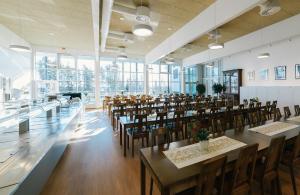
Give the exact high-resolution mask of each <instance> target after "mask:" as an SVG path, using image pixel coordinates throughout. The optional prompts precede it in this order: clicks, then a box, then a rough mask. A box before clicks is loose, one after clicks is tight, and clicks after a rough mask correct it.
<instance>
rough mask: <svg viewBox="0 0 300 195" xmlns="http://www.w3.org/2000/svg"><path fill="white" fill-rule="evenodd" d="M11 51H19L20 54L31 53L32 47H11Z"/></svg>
mask: <svg viewBox="0 0 300 195" xmlns="http://www.w3.org/2000/svg"><path fill="white" fill-rule="evenodd" d="M9 49H11V50H13V51H18V52H30V51H31V50H30V47H27V46H23V45H10V46H9Z"/></svg>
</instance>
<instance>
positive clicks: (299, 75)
mask: <svg viewBox="0 0 300 195" xmlns="http://www.w3.org/2000/svg"><path fill="white" fill-rule="evenodd" d="M295 79H300V64H296V65H295Z"/></svg>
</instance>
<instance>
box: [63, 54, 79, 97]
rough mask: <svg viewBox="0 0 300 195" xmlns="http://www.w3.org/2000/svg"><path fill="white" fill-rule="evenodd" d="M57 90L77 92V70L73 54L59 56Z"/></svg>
mask: <svg viewBox="0 0 300 195" xmlns="http://www.w3.org/2000/svg"><path fill="white" fill-rule="evenodd" d="M59 59H60V66H59V67H60V68H59V91H60V92H63V93H64V92H77V71H76V66H75V58H74V57H73V56H66V55H61V56H60V58H59Z"/></svg>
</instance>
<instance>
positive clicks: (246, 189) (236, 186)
mask: <svg viewBox="0 0 300 195" xmlns="http://www.w3.org/2000/svg"><path fill="white" fill-rule="evenodd" d="M257 149H258V144H253V145H249V146H246V147H244V148H242V149H241V151H240V153H239V157H238V159H237V160H236V162H235V165H234V169H233V171H232V172H230V173H228V174H227V175H226V176H225V185H224V194H230V195H239V194H251V193H250V192H251V184H252V180H253V174H254V168H255V163H256V154H257Z"/></svg>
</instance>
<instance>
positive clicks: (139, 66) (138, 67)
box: [137, 63, 144, 72]
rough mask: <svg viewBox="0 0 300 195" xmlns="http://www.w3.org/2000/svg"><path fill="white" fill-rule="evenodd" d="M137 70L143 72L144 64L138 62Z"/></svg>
mask: <svg viewBox="0 0 300 195" xmlns="http://www.w3.org/2000/svg"><path fill="white" fill-rule="evenodd" d="M137 71H138V72H144V64H143V63H138V64H137Z"/></svg>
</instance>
